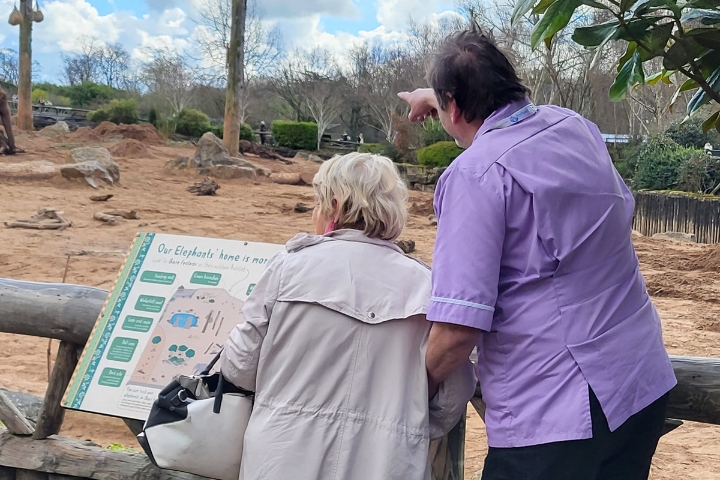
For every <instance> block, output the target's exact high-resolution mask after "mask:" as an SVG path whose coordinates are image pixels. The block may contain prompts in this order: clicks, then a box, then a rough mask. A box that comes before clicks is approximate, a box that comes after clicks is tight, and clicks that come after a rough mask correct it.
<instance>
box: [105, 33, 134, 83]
mask: <svg viewBox="0 0 720 480" xmlns="http://www.w3.org/2000/svg"><path fill="white" fill-rule="evenodd" d="M97 57H98V66H97V73H98V76H99V77H101V78H102V80H103V83H104V84H105V85H107V86H109V87H113V88H122V87H123V83H124V80H125V77H126V74H127V72H128V70H129V68H130V53H129V52H128V51H127V50H126V49H125V47H123V46H122V45H121V44H119V43H113V44H110V45H103V46H102V47H101V48H99V49H98V51H97Z"/></svg>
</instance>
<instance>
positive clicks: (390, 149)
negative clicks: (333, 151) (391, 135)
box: [358, 142, 403, 162]
mask: <svg viewBox="0 0 720 480" xmlns="http://www.w3.org/2000/svg"><path fill="white" fill-rule="evenodd" d="M358 151H359V152H360V153H372V154H373V155H382V156H383V157H387V158H389V159H390V160H392V161H393V162H401V161H402V160H403V159H402V155H400V152H398V149H397V147H396V146H395V145H393V144H392V143H390V142H380V143H363V144H362V145H360V148H359V149H358Z"/></svg>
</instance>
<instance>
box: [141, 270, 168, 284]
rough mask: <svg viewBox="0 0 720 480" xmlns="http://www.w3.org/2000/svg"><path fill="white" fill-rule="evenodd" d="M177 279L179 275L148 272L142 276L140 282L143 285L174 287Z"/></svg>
mask: <svg viewBox="0 0 720 480" xmlns="http://www.w3.org/2000/svg"><path fill="white" fill-rule="evenodd" d="M175 277H177V275H175V274H174V273H167V272H152V271H150V270H148V271H146V272H143V274H142V275H141V276H140V281H141V282H143V283H157V284H158V285H172V284H173V282H174V281H175Z"/></svg>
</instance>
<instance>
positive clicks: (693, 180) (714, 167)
mask: <svg viewBox="0 0 720 480" xmlns="http://www.w3.org/2000/svg"><path fill="white" fill-rule="evenodd" d="M718 184H720V157H714V156H711V155H708V154H706V153H705V152H704V151H702V150H696V151H695V153H694V154H692V155H690V156H689V158H688V159H687V160H685V162H683V164H682V165H680V169H679V170H678V188H679V189H680V190H683V191H685V192H692V193H710V192H712V191H713V189H714V188H715V187H716V186H717V185H718Z"/></svg>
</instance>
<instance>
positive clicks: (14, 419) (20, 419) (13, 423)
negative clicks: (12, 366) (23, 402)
mask: <svg viewBox="0 0 720 480" xmlns="http://www.w3.org/2000/svg"><path fill="white" fill-rule="evenodd" d="M0 422H2V423H3V425H5V427H7V429H8V431H9V432H10V433H12V434H13V435H32V434H33V432H34V431H35V429H34V428H33V426H32V424H31V423H30V421H28V419H27V418H25V415H23V414H22V412H21V411H20V410H18V408H17V407H16V406H15V404H14V403H13V402H12V400H10V399H9V398H8V397H7V395H5V393H3V392H2V390H0Z"/></svg>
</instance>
